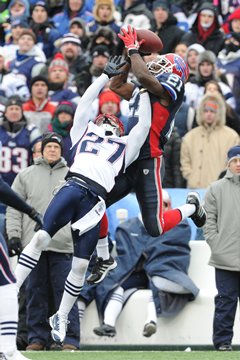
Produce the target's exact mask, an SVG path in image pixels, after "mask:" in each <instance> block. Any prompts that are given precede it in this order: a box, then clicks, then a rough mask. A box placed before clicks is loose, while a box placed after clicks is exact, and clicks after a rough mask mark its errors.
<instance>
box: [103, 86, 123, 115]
mask: <svg viewBox="0 0 240 360" xmlns="http://www.w3.org/2000/svg"><path fill="white" fill-rule="evenodd" d="M108 101H112V102H113V103H115V104H117V106H118V110H117V111H118V112H119V111H120V97H119V96H118V95H117V94H115V93H114V92H113V91H111V90H105V91H103V92H102V93H101V94H100V95H99V112H101V107H102V105H103V104H105V103H107V102H108Z"/></svg>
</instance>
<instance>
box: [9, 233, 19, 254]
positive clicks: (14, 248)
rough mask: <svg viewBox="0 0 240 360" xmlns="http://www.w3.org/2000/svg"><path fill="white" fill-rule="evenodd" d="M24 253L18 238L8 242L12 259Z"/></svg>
mask: <svg viewBox="0 0 240 360" xmlns="http://www.w3.org/2000/svg"><path fill="white" fill-rule="evenodd" d="M21 252H22V244H21V240H20V239H19V238H18V237H12V238H11V239H10V240H8V253H9V256H10V257H13V256H16V255H18V256H19V255H20V254H21Z"/></svg>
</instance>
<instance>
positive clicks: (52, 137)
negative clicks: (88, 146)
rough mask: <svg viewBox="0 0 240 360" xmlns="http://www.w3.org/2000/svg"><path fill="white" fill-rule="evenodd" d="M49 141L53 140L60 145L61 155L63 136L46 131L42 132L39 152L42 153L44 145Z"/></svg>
mask: <svg viewBox="0 0 240 360" xmlns="http://www.w3.org/2000/svg"><path fill="white" fill-rule="evenodd" d="M50 142H54V143H57V144H58V145H60V147H61V155H62V154H63V138H62V136H61V135H59V134H57V133H55V132H48V133H45V134H43V136H42V146H41V153H42V154H43V150H44V147H45V146H46V145H47V144H48V143H50Z"/></svg>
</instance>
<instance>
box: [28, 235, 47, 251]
mask: <svg viewBox="0 0 240 360" xmlns="http://www.w3.org/2000/svg"><path fill="white" fill-rule="evenodd" d="M51 240H52V238H51V236H50V235H49V234H48V233H47V232H46V231H45V230H38V232H36V234H35V235H34V236H33V238H32V240H31V242H32V245H34V247H35V248H36V249H38V250H40V251H43V250H45V249H46V248H47V247H48V245H49V243H50V241H51Z"/></svg>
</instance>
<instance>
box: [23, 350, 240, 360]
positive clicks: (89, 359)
mask: <svg viewBox="0 0 240 360" xmlns="http://www.w3.org/2000/svg"><path fill="white" fill-rule="evenodd" d="M23 354H24V355H25V356H26V357H28V358H29V359H32V360H77V359H78V360H79V359H80V360H188V359H189V360H190V359H191V360H223V359H225V360H239V359H240V351H232V352H227V353H226V352H221V353H220V352H217V351H191V352H186V351H75V352H50V351H38V352H23Z"/></svg>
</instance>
